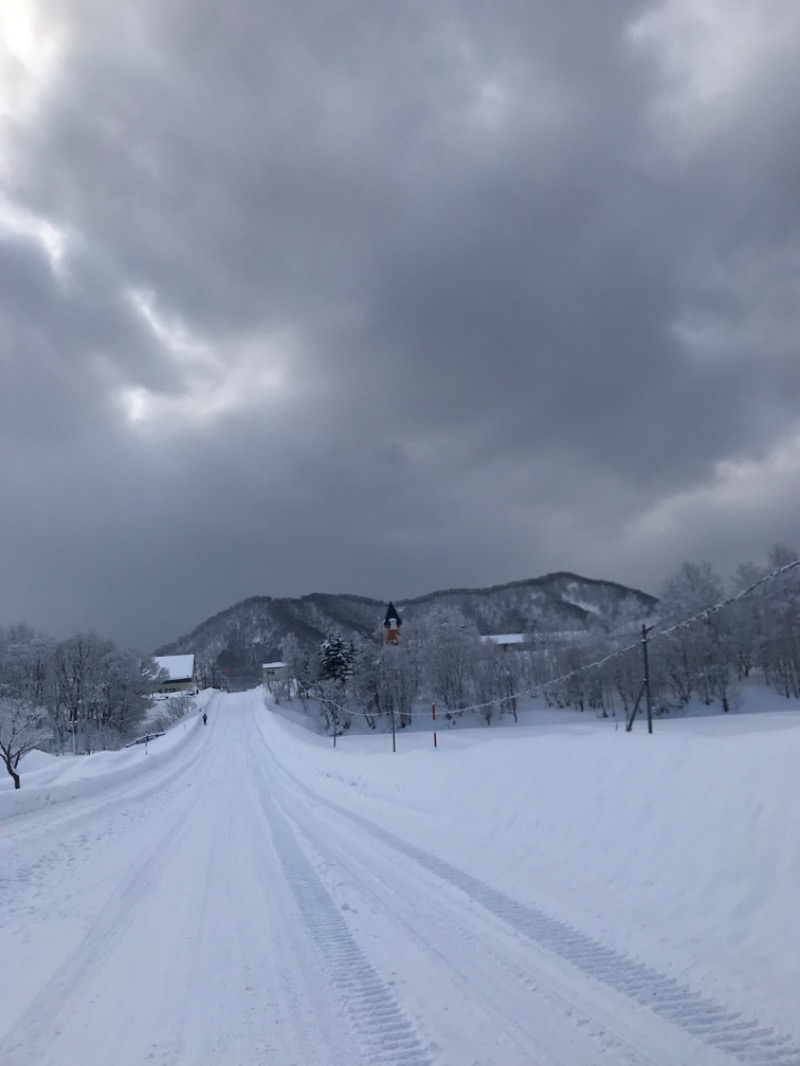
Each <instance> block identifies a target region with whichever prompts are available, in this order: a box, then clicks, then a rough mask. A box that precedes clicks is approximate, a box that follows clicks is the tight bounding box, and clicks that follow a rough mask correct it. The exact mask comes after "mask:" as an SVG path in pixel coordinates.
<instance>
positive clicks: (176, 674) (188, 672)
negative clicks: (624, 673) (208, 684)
mask: <svg viewBox="0 0 800 1066" xmlns="http://www.w3.org/2000/svg"><path fill="white" fill-rule="evenodd" d="M153 658H154V659H155V661H156V662H157V663H158V665H159V666H160V667H161V669H162V670H166V671H167V673H168V674H169V678H168V680H170V681H188V680H190V678H191V677H192V674H193V673H194V655H154V656H153Z"/></svg>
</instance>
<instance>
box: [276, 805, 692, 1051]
mask: <svg viewBox="0 0 800 1066" xmlns="http://www.w3.org/2000/svg"><path fill="white" fill-rule="evenodd" d="M284 810H286V808H285V807H284ZM287 814H288V816H289V820H290V821H291V822H292V823H293V824H295V825H296V826H297V827H298V830H299V832H300V833H301V834H302V836H303V838H304V839H305V840H306V841H307V843H308V845H309V847H310V849H311V850H312V853H314V854H316V855H317V856H318V857H319V860H320V861H321V863H322V864H323V868H324V869H325V870H326V871H335V873H336V874H337V875H338V876H342V875H343V876H344V877H345V878H346V879H347V883H348V885H350V886H351V888H352V890H353V891H354V892H355V893H356V894H357V895H358V897H359V898H360V899H361V900H362V901H366V902H367V903H368V904H370V905H371V906H372V907H374V908H375V910H376V911H377V912H379V913H381V914H385V915H389V916H391V919H392V921H393V922H394V923H395V924H396V925H398V926H399V927H400V928H401V929H402V930H403V935H404V937H405V939H406V942H407V944H413V945H415V946H416V948H417V950H419V951H420V952H421V954H422V955H423V957H425V958H428V959H432V960H433V961H434V964H435V965H437V966H439V967H441V969H442V971H443V975H444V976H445V977H446V980H447V982H448V983H449V984H451V985H452V986H453V987H454V988H457V989H458V991H459V994H460V995H461V996H462V997H463V998H464V999H466V1000H469V1001H470V1002H471V1004H472V1007H471V1009H470V1011H469V1013H470V1016H471V1018H472V1020H473V1021H474V1020H475V1018H476V1017H477V1016H480V1017H482V1019H483V1020H482V1022H481V1024H482V1025H484V1026H487V1027H488V1028H489V1029H494V1030H496V1031H501V1032H502V1033H503V1034H504V1037H505V1039H506V1040H508V1041H511V1042H513V1044H514V1045H515V1047H516V1049H517V1053H518V1054H522V1055H525V1056H526V1059H525V1061H530V1062H536V1063H537V1064H538V1066H566V1063H567V1062H568V1063H569V1064H570V1066H576V1063H577V1062H579V1061H580V1062H585V1061H591V1062H592V1066H596V1062H597V1056H598V1055H603V1056H612V1057H613V1058H612V1061H613V1062H614V1063H615V1066H625V1064H627V1066H645V1063H651V1064H656V1063H657V1064H658V1066H666V1063H665V1061H664V1057H663V1055H660V1054H658V1053H657V1054H652V1053H650V1052H648V1051H647V1050H646V1049H645V1048H644V1047H643V1043H644V1041H643V1040H642V1039H641V1034H639V1033H637V1032H629V1031H628V1027H627V1026H625V1025H624V1024H623V1025H620V1024H619V1021H618V1019H617V1018H615V1017H614V1016H613V1015H612V1016H609V1013H608V1011H607V1010H600V1011H598V1010H596V1009H595V1010H594V1011H593V1012H592V1011H591V1010H590V1011H585V1010H583V1009H582V1008H581V1007H580V1006H579V1005H578V1004H577V1003H575V1002H574V1000H572V999H570V998H569V997H568V995H564V994H563V993H562V992H560V991H559V990H558V989H557V988H556V987H554V985H553V984H552V983H550V982H547V981H545V982H542V981H541V980H540V979H539V977H538V976H535V975H534V974H533V973H532V972H531V968H530V967H529V966H527V965H526V962H525V959H524V958H523V957H521V956H520V955H518V954H517V953H516V952H514V951H509V950H508V949H507V948H506V949H505V950H504V949H502V948H500V947H499V946H498V944H497V941H496V937H494V936H484V935H481V933H480V931H479V930H477V929H476V925H475V922H474V920H473V918H474V913H473V910H472V908H470V920H465V919H464V917H463V916H461V917H460V916H459V914H458V908H455V907H453V906H452V905H451V904H450V903H449V902H448V901H447V897H444V896H443V895H442V893H441V891H437V890H436V886H438V885H439V881H438V880H436V881H431V880H430V879H429V878H427V876H418V875H417V876H414V875H413V873H412V872H410V871H409V870H408V866H407V864H401V865H400V867H398V864H397V862H396V860H395V853H394V851H393V850H387V851H384V849H380V850H379V851H378V850H376V849H375V848H374V847H373V848H372V850H371V851H370V850H369V843H370V842H369V840H367V841H365V845H366V847H367V851H368V857H367V859H366V862H361V861H360V859H359V856H358V853H357V852H356V851H354V850H353V848H352V842H351V841H350V840H349V839H342V840H340V841H339V842H338V843H336V842H334V841H333V840H332V839H331V834H330V832H327V833H325V834H322V833H321V832H320V827H319V824H317V826H316V827H315V828H313V829H312V828H311V824H310V823H311V819H310V818H306V819H303V820H301V819H300V818H299V817H298V815H297V813H296V812H295V811H294V810H293V811H292V812H291V813H289V812H287ZM379 866H381V867H383V868H384V870H385V875H381V874H379V873H378V867H379ZM323 877H324V875H323ZM424 897H427V900H426V899H425V898H424ZM420 923H422V924H424V926H425V928H426V930H427V935H422V934H421V933H420V931H419V929H420ZM450 944H458V945H459V947H460V950H461V951H462V952H463V950H464V947H465V945H471V949H472V954H473V958H472V960H471V962H470V963H467V965H468V966H469V967H470V969H469V970H465V969H464V968H463V967H464V965H465V964H464V961H463V959H462V960H455V961H454V959H453V956H452V953H451V952H450V951H449V950H448V945H450ZM490 963H491V964H492V965H493V966H495V967H497V970H496V971H494V976H493V977H488V976H487V973H488V971H489V964H490ZM467 972H469V973H473V974H475V973H480V974H481V981H480V984H479V985H476V983H475V980H474V978H472V979H469V978H467V977H465V976H464V975H465V973H467ZM498 973H500V974H503V975H505V976H506V977H509V978H511V980H512V981H513V983H514V984H515V985H516V986H517V988H518V989H519V990H520V994H519V997H517V996H512V997H510V998H509V995H508V986H507V985H504V984H503V983H502V981H501V983H500V984H499V985H495V978H496V977H497V974H498ZM562 1016H563V1019H564V1022H566V1023H569V1024H570V1025H571V1026H573V1027H574V1034H575V1036H576V1037H578V1038H579V1039H580V1040H585V1039H587V1038H588V1040H590V1041H591V1042H592V1043H593V1044H594V1045H595V1046H594V1051H593V1053H592V1054H593V1057H592V1058H591V1059H587V1058H586V1054H587V1052H583V1056H584V1057H581V1058H576V1057H575V1056H576V1055H581V1052H580V1051H579V1050H577V1049H576V1047H575V1045H574V1044H573V1043H571V1042H570V1040H569V1039H567V1040H566V1042H565V1041H564V1039H563V1036H562V1034H561V1033H560V1032H559V1033H557V1034H555V1035H554V1033H553V1029H552V1028H551V1025H550V1022H551V1020H552V1019H558V1018H560V1017H562ZM521 1019H525V1024H522V1023H521ZM558 1024H561V1023H558ZM554 1049H555V1050H554ZM504 1054H506V1055H508V1054H509V1050H508V1049H507V1048H506V1050H505V1051H504ZM565 1055H566V1056H567V1058H565V1057H564V1056H565ZM515 1061H517V1060H516V1059H515ZM669 1061H670V1062H673V1061H677V1059H676V1058H675V1056H672V1057H670V1059H669ZM682 1061H683V1060H682Z"/></svg>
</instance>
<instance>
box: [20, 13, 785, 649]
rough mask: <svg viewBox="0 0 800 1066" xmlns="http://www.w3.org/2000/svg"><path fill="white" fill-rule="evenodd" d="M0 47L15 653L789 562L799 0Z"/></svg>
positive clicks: (239, 17) (202, 28)
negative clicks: (340, 608) (538, 579)
mask: <svg viewBox="0 0 800 1066" xmlns="http://www.w3.org/2000/svg"><path fill="white" fill-rule="evenodd" d="M0 31H2V35H3V40H4V42H5V47H4V51H3V52H2V53H1V54H0V91H1V92H2V96H1V97H0V360H2V397H1V398H0V405H2V407H1V411H0V413H1V414H2V418H1V420H0V433H2V459H0V463H2V468H1V473H2V487H3V497H4V501H5V505H4V507H3V511H2V516H1V517H0V536H2V545H3V556H4V559H5V560H7V562H6V565H5V566H4V567H3V577H2V601H1V602H2V604H3V615H4V616H5V617H4V618H2V619H0V621H5V622H10V621H14V620H18V619H24V620H27V621H30V622H32V623H34V624H36V625H39V626H41V627H42V628H44V629H47V630H49V631H52V632H63V631H71V630H73V629H75V628H78V627H89V626H92V627H94V628H96V629H98V630H100V631H102V632H104V633H107V634H108V635H110V636H114V637H116V638H117V639H120V640H122V641H124V642H126V643H131V644H136V645H138V646H140V647H143V648H145V649H151V648H153V647H154V646H156V645H157V644H159V643H161V642H163V641H166V640H168V639H171V638H173V637H175V636H176V635H177V634H178V633H179V632H182V631H185V630H187V629H189V628H191V627H192V626H193V625H194V624H196V623H197V622H199V621H201V620H202V619H203V618H204V617H205V616H207V615H208V614H210V613H212V612H214V611H216V610H219V609H221V608H223V607H225V606H227V605H229V604H230V603H233V602H235V601H236V600H238V599H240V598H242V597H244V596H247V595H253V594H267V595H270V594H272V595H302V594H304V593H306V592H311V591H352V592H361V593H364V594H369V595H375V596H379V597H380V596H385V597H387V598H389V597H395V598H396V597H398V596H400V597H403V596H408V595H412V594H416V593H420V592H424V591H429V590H431V589H433V588H439V587H446V586H450V585H482V584H490V583H496V582H500V581H505V580H514V579H517V578H521V577H525V576H534V575H536V574H539V573H543V572H546V571H548V570H553V569H572V570H577V571H579V572H584V573H586V574H588V575H590V576H596V577H606V578H611V579H615V580H619V581H622V582H625V583H629V584H636V585H639V586H641V587H645V588H647V589H648V590H651V591H655V590H657V588H658V586H659V585H660V583H661V581H662V580H663V579H664V578H665V577H666V576H667V575H668V574H669V573H670V572H671V571H672V570H674V569H675V568H676V567H677V566H678V565H679V564H680V563H681V562H682V561H683V559H685V558H709V559H710V560H711V561H712V562H713V563H714V564H715V565H716V566H718V567H719V568H720V569H721V570H722V571H723V572H728V571H729V570H731V569H732V568H733V567H734V566H735V565H737V564H738V563H739V562H742V561H744V560H745V559H749V558H761V557H763V556H764V555H765V553H766V551H767V550H768V548H769V547H770V546H771V544H772V543H773V542H774V541H776V540H788V541H790V542H791V543H795V544H796V543H797V540H798V538H797V533H798V512H799V510H800V508H798V504H797V499H798V493H797V490H798V482H800V477H799V476H798V475H800V416H798V413H797V412H798V410H800V403H799V401H800V353H798V336H799V335H800V330H799V327H800V240H799V239H798V238H799V237H800V208H799V207H798V204H799V203H800V201H798V197H797V189H798V179H800V140H798V138H797V136H796V127H797V119H796V114H797V111H796V101H797V99H798V98H800V14H798V11H797V9H796V4H795V3H794V2H793V0H724V3H723V2H722V0H659V2H656V3H652V4H645V5H643V4H640V3H632V2H631V3H629V2H623V0H615V2H608V3H603V4H597V3H595V2H593V0H582V2H581V0H576V3H573V4H569V5H565V4H562V3H557V2H556V0H547V2H544V3H540V4H537V5H534V6H533V7H532V6H531V5H530V4H527V3H521V2H519V3H517V2H514V0H510V2H509V3H506V4H501V5H497V4H496V3H489V2H478V3H475V4H470V5H464V4H460V3H458V4H457V3H454V2H451V3H448V2H444V3H437V4H435V5H432V4H429V3H424V2H422V0H418V2H409V3H404V4H391V5H387V4H371V3H366V2H363V0H342V2H341V3H337V4H335V5H331V4H330V3H328V2H327V0H303V2H294V0H293V2H291V3H289V2H288V0H273V2H271V3H265V4H261V5H254V4H251V3H249V2H248V3H245V2H243V0H231V2H230V3H228V4H226V5H224V7H220V5H218V4H211V3H209V2H207V0H191V2H189V0H175V2H172V3H170V4H163V3H161V2H156V0H137V2H136V3H133V2H132V0H120V2H119V3H116V4H114V5H108V4H101V3H99V0H80V2H78V0H60V2H56V3H52V2H50V3H47V4H44V3H43V2H42V3H38V2H34V0H18V2H17V4H15V5H13V11H10V12H7V13H4V14H2V15H0Z"/></svg>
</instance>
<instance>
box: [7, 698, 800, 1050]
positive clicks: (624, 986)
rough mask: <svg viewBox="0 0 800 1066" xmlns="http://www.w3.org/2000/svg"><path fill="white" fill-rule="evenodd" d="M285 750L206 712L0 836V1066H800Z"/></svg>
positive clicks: (217, 706)
mask: <svg viewBox="0 0 800 1066" xmlns="http://www.w3.org/2000/svg"><path fill="white" fill-rule="evenodd" d="M280 728H281V724H280V723H279V722H276V721H275V720H274V719H273V717H272V716H271V715H270V713H269V712H268V711H266V710H265V708H264V706H263V703H262V701H261V699H260V697H259V696H258V694H256V693H240V694H234V695H226V696H216V697H214V701H213V703H212V705H211V707H210V719H209V725H208V727H207V728H205V729H204V728H202V727H200V728H197V729H194V731H193V732H192V733H191V735H190V737H189V738H188V739H187V741H186V743H185V745H184V746H183V747H182V748H181V749H180V751H179V752H178V753H177V754H176V755H175V756H174V758H172V759H171V760H167V761H164V762H163V763H160V764H159V765H158V766H154V767H153V768H152V769H150V770H149V771H148V772H147V773H142V774H140V775H139V776H138V777H136V778H133V779H128V780H126V781H124V782H119V783H117V784H112V785H111V786H109V787H108V788H107V789H105V790H104V791H102V792H101V793H98V794H96V795H94V796H92V797H89V798H85V799H78V800H73V801H71V802H68V803H60V804H56V805H54V806H51V807H49V808H47V809H45V810H42V811H38V812H36V813H34V814H27V815H23V816H20V817H17V818H14V819H11V820H9V821H7V822H5V823H2V826H1V827H0V828H1V830H2V832H1V833H0V950H1V951H2V956H1V957H2V960H3V967H2V971H1V975H0V1063H2V1066H34V1064H36V1066H73V1064H75V1066H78V1064H80V1066H148V1064H158V1066H212V1064H213V1066H217V1064H218V1066H239V1064H241V1066H257V1064H258V1066H262V1064H264V1066H269V1064H274V1066H292V1064H297V1066H359V1064H363V1066H372V1064H375V1066H528V1064H537V1066H598V1064H599V1063H608V1064H609V1066H645V1064H648V1066H671V1064H674V1066H678V1064H683V1063H686V1064H689V1063H691V1064H692V1066H725V1064H727V1066H731V1064H732V1063H734V1062H751V1063H756V1064H759V1066H760V1064H761V1063H764V1064H767V1063H774V1064H776V1066H792V1064H793V1063H794V1064H800V1051H798V1049H796V1048H794V1047H793V1046H792V1045H791V1044H789V1043H788V1042H787V1041H785V1040H784V1039H782V1038H781V1037H780V1036H779V1035H777V1034H773V1033H770V1032H769V1031H766V1030H763V1029H760V1028H759V1027H758V1026H757V1024H756V1023H751V1022H749V1021H748V1020H746V1019H745V1020H742V1019H739V1018H738V1017H736V1016H734V1015H730V1014H728V1013H727V1012H726V1011H724V1010H721V1009H719V1008H715V1007H714V1006H713V1005H711V1004H709V1003H707V1002H706V1001H704V1000H700V999H699V998H697V997H694V996H693V994H692V993H691V992H688V991H686V990H682V989H680V988H678V987H677V986H673V985H671V984H669V983H668V982H666V979H665V978H662V977H661V976H660V975H658V974H655V973H653V972H652V971H649V970H646V969H645V968H644V967H640V966H637V965H636V964H633V963H631V962H630V961H629V960H625V959H624V958H621V957H619V956H616V955H615V954H614V953H613V952H612V951H609V950H607V949H604V948H603V947H602V946H601V945H596V944H594V942H592V941H589V940H588V938H586V937H583V936H582V935H581V934H580V933H578V932H577V931H575V930H570V929H568V928H566V927H563V926H558V925H557V923H554V922H552V921H551V920H550V919H548V918H547V917H546V916H544V915H541V914H538V913H537V912H533V911H531V910H528V909H526V908H525V907H524V906H523V905H522V904H520V903H515V902H514V901H511V900H509V899H507V898H506V897H503V896H501V894H500V893H498V892H496V891H495V890H494V889H493V888H492V887H491V885H490V884H488V883H483V882H478V881H476V880H475V879H474V878H472V877H469V876H468V875H467V874H464V873H461V872H460V871H459V870H458V869H457V868H455V867H453V866H450V865H448V864H446V863H444V862H442V861H440V860H438V859H437V857H436V856H433V855H430V854H428V853H426V852H425V851H423V850H422V849H421V848H419V847H417V845H416V844H415V842H414V841H412V840H400V839H399V838H397V837H395V836H393V835H392V834H390V833H388V832H386V831H385V830H384V829H383V828H382V827H381V826H380V825H378V824H376V823H373V822H369V821H368V820H367V819H364V818H362V817H361V816H360V815H359V814H358V812H357V811H356V810H355V809H354V810H350V811H348V810H345V809H343V808H339V807H337V806H335V805H331V804H329V803H328V804H326V803H325V802H323V801H322V799H321V798H320V797H319V796H317V795H316V794H315V793H314V791H313V789H312V788H311V787H309V784H308V783H307V782H306V781H304V780H302V778H301V777H300V776H295V775H294V774H292V773H290V772H289V770H288V768H286V767H285V766H282V765H281V764H280V762H279V760H277V759H276V758H275V756H274V754H273V745H271V744H270V736H271V734H272V731H274V730H277V729H280ZM272 735H274V734H272Z"/></svg>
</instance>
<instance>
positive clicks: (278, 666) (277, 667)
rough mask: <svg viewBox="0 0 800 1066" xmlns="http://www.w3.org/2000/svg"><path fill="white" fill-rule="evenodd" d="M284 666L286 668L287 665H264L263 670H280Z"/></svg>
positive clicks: (262, 665)
mask: <svg viewBox="0 0 800 1066" xmlns="http://www.w3.org/2000/svg"><path fill="white" fill-rule="evenodd" d="M282 666H286V663H262V664H261V669H262V670H280V668H281V667H282Z"/></svg>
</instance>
